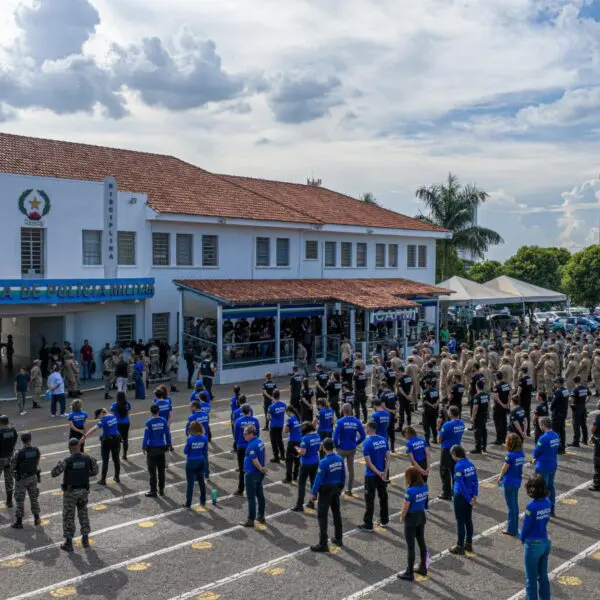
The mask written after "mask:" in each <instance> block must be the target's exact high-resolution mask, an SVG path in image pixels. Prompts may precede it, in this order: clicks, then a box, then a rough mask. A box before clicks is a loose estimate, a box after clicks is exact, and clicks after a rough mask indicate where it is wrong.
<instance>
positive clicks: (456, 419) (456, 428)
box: [438, 405, 465, 500]
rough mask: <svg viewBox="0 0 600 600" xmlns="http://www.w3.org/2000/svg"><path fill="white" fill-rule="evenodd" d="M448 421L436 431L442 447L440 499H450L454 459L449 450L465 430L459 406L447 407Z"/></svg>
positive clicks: (458, 441) (460, 440)
mask: <svg viewBox="0 0 600 600" xmlns="http://www.w3.org/2000/svg"><path fill="white" fill-rule="evenodd" d="M448 416H449V417H450V420H449V421H446V422H445V423H444V424H443V425H442V426H441V428H440V430H439V432H438V442H439V443H440V447H441V449H442V453H441V456H440V478H441V479H442V493H441V494H440V495H439V496H438V498H439V499H440V500H452V487H453V486H454V466H455V463H454V459H453V458H452V454H451V453H450V450H451V448H452V446H460V444H461V442H462V437H463V434H464V432H465V424H464V422H463V421H462V419H461V418H460V408H458V406H455V405H452V406H450V408H449V409H448Z"/></svg>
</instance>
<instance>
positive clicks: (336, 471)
mask: <svg viewBox="0 0 600 600" xmlns="http://www.w3.org/2000/svg"><path fill="white" fill-rule="evenodd" d="M334 448H335V446H334V445H333V440H332V439H331V438H325V439H324V440H323V449H324V450H325V458H323V459H321V462H320V463H319V470H318V471H317V477H316V478H315V482H314V484H313V486H312V490H311V495H312V496H311V500H312V501H313V503H314V502H317V500H318V503H317V519H318V521H319V543H318V544H316V545H314V546H311V547H310V549H311V550H312V551H313V552H329V544H328V542H327V516H328V514H329V509H330V508H331V514H332V516H333V527H334V537H333V539H332V540H331V541H332V542H333V543H334V544H335V545H336V546H342V545H343V541H342V536H343V533H342V513H341V510H340V494H341V493H342V490H343V489H344V483H345V481H346V469H345V468H344V459H343V458H342V457H341V456H338V455H337V454H336V453H335V452H334Z"/></svg>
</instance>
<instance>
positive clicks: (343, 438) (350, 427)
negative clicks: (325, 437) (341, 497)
mask: <svg viewBox="0 0 600 600" xmlns="http://www.w3.org/2000/svg"><path fill="white" fill-rule="evenodd" d="M342 415H343V416H342V418H341V419H339V420H338V421H337V423H336V424H335V430H334V432H333V443H334V444H335V448H336V452H337V453H338V454H339V455H340V456H341V457H342V458H343V459H344V460H345V461H346V468H347V469H348V483H347V489H346V491H345V492H344V494H345V495H346V496H352V486H353V485H354V456H355V455H356V447H357V446H359V445H360V444H362V443H363V442H364V440H365V438H366V436H367V434H366V433H365V429H364V427H363V425H362V423H361V422H360V419H359V418H358V417H354V416H353V415H352V404H349V403H346V404H344V405H343V406H342Z"/></svg>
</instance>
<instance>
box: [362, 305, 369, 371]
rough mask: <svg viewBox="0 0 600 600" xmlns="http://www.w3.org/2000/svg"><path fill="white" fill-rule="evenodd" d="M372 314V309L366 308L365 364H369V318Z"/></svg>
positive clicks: (364, 324) (364, 316)
mask: <svg viewBox="0 0 600 600" xmlns="http://www.w3.org/2000/svg"><path fill="white" fill-rule="evenodd" d="M370 316H371V311H370V310H365V311H364V313H363V331H364V332H365V341H364V342H363V349H362V356H363V360H364V361H365V364H366V365H368V364H369V361H368V360H367V353H368V352H369V319H370Z"/></svg>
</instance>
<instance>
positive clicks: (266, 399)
mask: <svg viewBox="0 0 600 600" xmlns="http://www.w3.org/2000/svg"><path fill="white" fill-rule="evenodd" d="M276 389H277V384H276V383H275V382H274V381H273V376H272V375H271V373H265V381H264V382H263V384H262V396H263V410H264V413H265V426H264V428H263V430H264V431H269V424H270V422H271V417H270V415H269V407H270V406H271V404H273V402H275V399H274V398H273V392H274V391H275V390H276Z"/></svg>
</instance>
